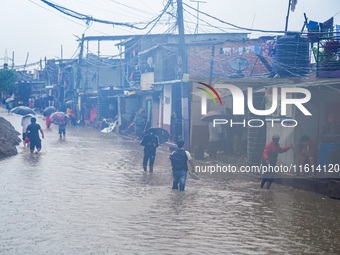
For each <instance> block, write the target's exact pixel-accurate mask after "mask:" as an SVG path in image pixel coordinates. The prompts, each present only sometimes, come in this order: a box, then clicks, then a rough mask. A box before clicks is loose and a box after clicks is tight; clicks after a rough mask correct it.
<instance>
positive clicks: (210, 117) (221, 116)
mask: <svg viewBox="0 0 340 255" xmlns="http://www.w3.org/2000/svg"><path fill="white" fill-rule="evenodd" d="M227 117H228V115H227V114H225V113H223V112H219V111H210V112H208V113H207V114H206V115H204V116H203V117H202V118H201V120H202V121H206V122H211V121H213V120H214V119H225V118H227Z"/></svg>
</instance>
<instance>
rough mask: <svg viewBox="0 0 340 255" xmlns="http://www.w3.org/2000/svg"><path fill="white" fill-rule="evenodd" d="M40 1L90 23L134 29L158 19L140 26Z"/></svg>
mask: <svg viewBox="0 0 340 255" xmlns="http://www.w3.org/2000/svg"><path fill="white" fill-rule="evenodd" d="M40 1H42V2H43V3H45V4H47V5H48V6H50V7H52V8H54V9H56V10H58V11H59V12H61V13H64V14H66V15H68V16H71V17H73V18H76V19H80V20H85V21H86V22H87V23H89V22H90V21H93V22H98V23H103V24H109V25H114V26H125V27H130V28H133V29H138V30H144V29H146V28H147V27H148V26H149V25H150V24H152V23H153V22H155V21H156V20H157V19H158V17H156V18H154V19H152V20H151V21H149V22H148V23H147V24H146V25H145V26H143V27H138V26H135V25H133V24H132V23H123V22H114V21H108V20H101V19H96V18H93V17H92V16H88V15H85V14H82V13H79V12H76V11H73V10H71V9H68V8H65V7H63V6H60V5H56V4H53V3H51V2H49V1H47V0H40Z"/></svg>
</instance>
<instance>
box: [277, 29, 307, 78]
mask: <svg viewBox="0 0 340 255" xmlns="http://www.w3.org/2000/svg"><path fill="white" fill-rule="evenodd" d="M275 65H276V69H277V73H278V74H279V75H280V77H300V76H306V75H308V72H309V44H308V39H307V37H301V36H300V35H294V36H283V37H281V38H279V39H278V40H277V43H276V61H275Z"/></svg>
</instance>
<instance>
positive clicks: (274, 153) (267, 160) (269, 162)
mask: <svg viewBox="0 0 340 255" xmlns="http://www.w3.org/2000/svg"><path fill="white" fill-rule="evenodd" d="M279 140H280V136H279V135H277V134H275V135H273V137H272V141H271V142H269V143H268V144H267V145H266V146H265V148H264V151H263V159H262V164H263V165H266V166H272V167H275V166H276V162H277V157H278V155H279V153H283V152H287V151H289V149H291V148H292V145H291V146H286V147H283V148H281V147H280V144H279ZM262 177H263V178H262V180H261V188H263V186H264V184H265V183H267V187H266V188H267V189H269V188H270V186H271V184H272V182H273V181H274V178H273V173H270V172H268V171H267V172H265V173H263V174H262Z"/></svg>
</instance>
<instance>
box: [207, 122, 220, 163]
mask: <svg viewBox="0 0 340 255" xmlns="http://www.w3.org/2000/svg"><path fill="white" fill-rule="evenodd" d="M222 135H223V130H222V127H221V125H215V127H214V123H213V122H209V158H210V161H209V163H212V164H215V163H216V156H217V151H218V150H219V148H220V141H221V136H222Z"/></svg>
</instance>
